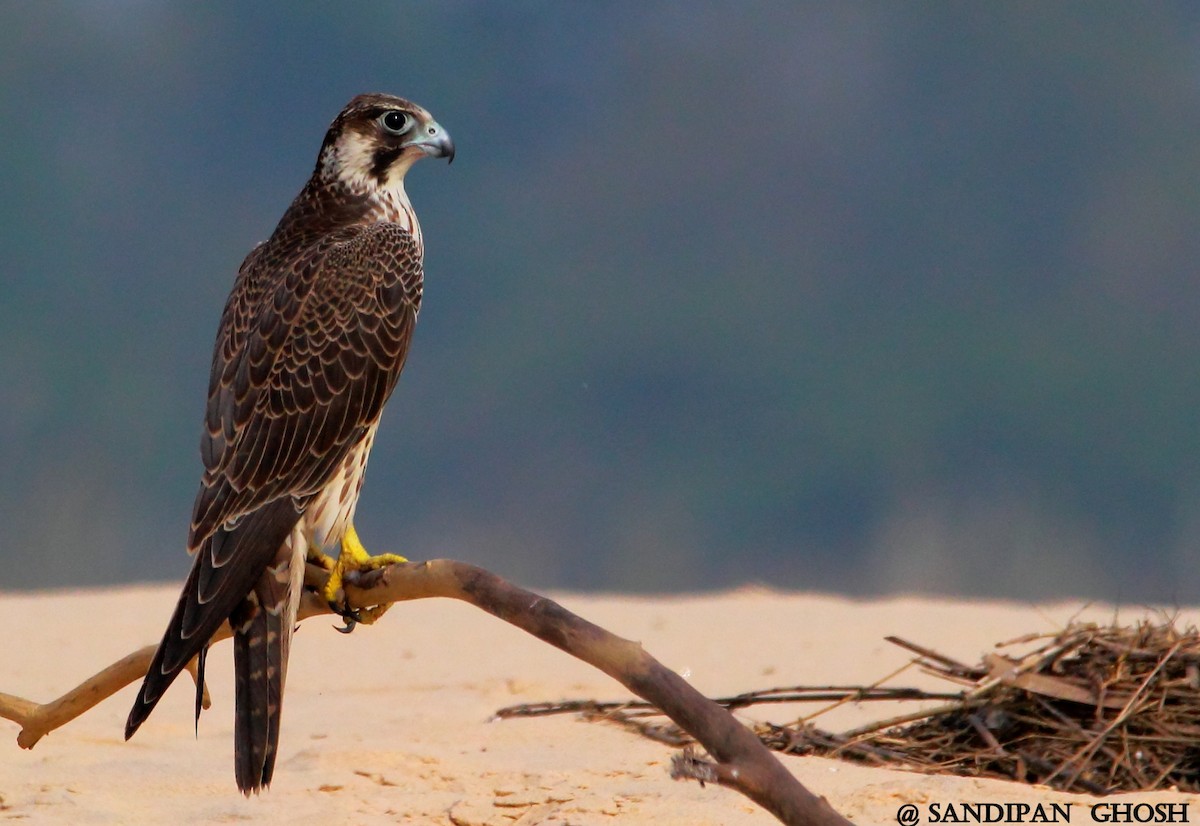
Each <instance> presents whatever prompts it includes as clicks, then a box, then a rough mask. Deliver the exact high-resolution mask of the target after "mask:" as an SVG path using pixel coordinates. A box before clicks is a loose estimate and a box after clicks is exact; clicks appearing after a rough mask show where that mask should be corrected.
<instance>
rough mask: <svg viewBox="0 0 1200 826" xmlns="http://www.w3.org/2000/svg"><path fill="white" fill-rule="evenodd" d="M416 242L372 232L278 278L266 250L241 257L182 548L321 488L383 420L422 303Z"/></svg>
mask: <svg viewBox="0 0 1200 826" xmlns="http://www.w3.org/2000/svg"><path fill="white" fill-rule="evenodd" d="M417 244H418V242H417V241H416V240H415V239H414V238H413V237H412V235H411V234H410V233H409V232H408V231H407V230H405V229H403V228H402V227H399V226H397V225H395V224H374V225H371V226H367V227H361V226H360V227H351V228H347V229H345V230H342V231H340V232H339V233H336V234H334V235H331V236H329V238H328V239H327V240H325V241H322V242H321V243H320V244H319V245H317V246H315V247H314V248H313V249H312V250H311V251H310V252H309V253H308V254H307V255H305V256H304V257H303V258H302V259H300V260H299V261H297V262H296V264H295V265H294V266H292V267H291V268H290V269H287V270H284V271H280V269H279V263H278V262H276V261H272V260H271V255H270V252H269V250H270V248H269V247H260V248H259V249H256V250H255V251H254V252H253V253H251V254H250V256H249V257H248V258H247V259H246V263H245V264H243V266H242V271H241V273H240V274H239V276H238V282H237V284H236V285H235V287H234V292H233V294H232V295H231V296H230V299H229V302H228V304H227V305H226V308H225V313H224V315H223V317H222V322H221V331H220V333H219V334H218V337H217V345H216V350H215V353H214V356H213V369H212V376H211V380H210V383H209V396H208V409H207V414H206V416H205V428H204V433H203V435H202V437H201V447H200V452H201V457H202V458H203V460H204V467H205V470H204V476H203V479H202V481H201V488H200V492H199V494H198V495H197V497H196V504H195V508H194V511H193V516H192V525H191V533H190V536H189V540H188V546H189V548H191V549H196V548H198V547H199V546H200V545H201V544H202V543H203V542H204V540H205V539H207V538H208V537H210V536H211V535H212V534H213V532H214V531H216V530H217V528H219V527H221V526H222V525H226V524H230V525H232V524H236V522H237V520H238V519H239V518H241V517H242V516H244V515H246V514H248V513H250V512H252V511H254V510H255V509H256V508H259V507H261V506H262V505H264V504H265V503H267V502H271V501H273V500H275V499H279V498H281V497H284V496H291V497H293V498H295V499H297V500H300V499H303V498H305V497H307V496H309V495H312V494H314V493H316V492H318V491H319V490H321V488H322V487H323V486H324V484H325V482H326V480H327V479H328V478H329V476H330V475H331V474H332V473H333V471H334V470H335V469H336V468H337V466H338V465H339V464H340V463H341V461H342V460H343V459H344V458H345V456H346V454H347V452H348V451H349V450H350V449H351V448H352V447H354V445H356V444H357V443H358V442H359V440H360V439H361V438H362V437H363V435H364V434H365V433H366V431H367V429H368V428H369V427H370V426H371V424H373V423H374V422H375V421H376V420H377V419H378V418H379V414H380V411H381V410H382V409H383V404H384V402H385V401H386V400H387V397H388V396H389V395H390V394H391V391H392V389H393V388H394V387H395V384H396V379H397V378H398V377H399V375H400V370H401V369H402V368H403V366H404V358H405V355H406V353H407V351H408V345H409V341H410V340H411V338H412V332H413V326H414V324H415V322H416V316H417V311H418V309H419V306H420V299H421V280H422V273H421V255H420V250H419V247H418V245H417ZM213 562H214V563H216V564H217V565H218V566H220V564H221V562H222V561H221V560H213Z"/></svg>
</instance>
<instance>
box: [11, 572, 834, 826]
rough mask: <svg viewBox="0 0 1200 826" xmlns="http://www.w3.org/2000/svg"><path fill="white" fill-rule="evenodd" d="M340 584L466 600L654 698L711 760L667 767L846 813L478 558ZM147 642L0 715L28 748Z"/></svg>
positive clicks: (118, 682) (108, 685) (675, 685)
mask: <svg viewBox="0 0 1200 826" xmlns="http://www.w3.org/2000/svg"><path fill="white" fill-rule="evenodd" d="M327 576H328V574H327V572H326V571H325V570H324V569H322V568H320V567H319V566H316V565H309V566H308V567H307V569H306V571H305V582H306V584H307V585H309V586H315V587H317V588H318V589H319V588H320V586H322V585H323V584H324V581H325V579H326V577H327ZM345 592H346V599H347V602H348V604H349V606H350V607H351V608H355V609H361V608H367V607H370V606H374V605H379V604H383V603H388V602H403V601H408V600H414V599H426V598H429V597H448V598H451V599H459V600H463V601H465V602H469V603H471V604H472V605H474V606H476V607H478V608H481V609H483V610H484V611H487V612H488V613H490V614H492V615H494V616H496V617H499V618H500V619H502V620H504V621H505V622H508V623H511V624H513V625H515V626H517V627H518V628H521V629H522V630H524V631H527V632H528V633H530V634H532V635H534V636H535V637H537V638H538V639H541V640H543V641H545V642H548V643H550V644H551V645H553V646H555V647H557V648H560V649H562V650H563V651H565V652H567V653H568V654H570V655H572V656H574V657H576V658H578V659H580V660H583V661H584V662H586V663H588V664H590V665H592V666H595V667H596V668H598V669H600V670H601V671H603V672H604V673H605V674H608V675H609V676H610V677H612V678H613V679H615V680H617V681H618V682H620V683H621V684H623V685H624V686H625V687H626V688H628V689H629V690H630V691H632V692H633V693H635V694H637V695H638V696H640V697H642V698H643V699H645V700H647V701H649V702H651V703H653V704H654V705H655V706H657V707H658V708H660V709H661V710H662V711H663V713H664V714H666V715H667V716H668V717H670V718H671V719H672V720H673V721H674V722H675V723H676V724H677V725H679V726H680V727H681V728H682V729H684V730H685V731H687V732H688V733H689V734H691V735H692V736H693V737H695V738H696V740H697V742H699V743H701V744H702V745H703V746H704V747H705V749H707V750H708V753H709V754H710V755H711V756H712V757H713V758H715V760H716V762H715V763H713V762H709V761H705V760H702V759H700V758H698V757H696V756H695V755H694V754H691V753H690V751H689V752H685V753H684V754H683V755H681V756H680V757H678V758H676V760H675V761H674V764H673V768H672V776H673V777H679V778H690V779H697V780H700V781H701V782H713V783H717V784H719V785H722V786H727V787H729V788H732V789H735V790H737V791H739V792H741V793H742V794H744V795H746V796H747V797H749V798H750V799H751V800H753V801H754V802H755V803H757V804H758V805H760V806H762V807H763V808H764V809H766V810H767V811H769V812H771V813H772V814H773V815H775V817H777V818H778V819H779V820H780V821H781V822H783V823H787V824H792V826H845V825H846V824H849V822H850V821H848V820H846V819H845V818H843V817H842V816H841V815H839V814H838V813H837V812H835V811H834V810H833V807H831V806H830V805H829V803H828V802H827V801H826V800H825V799H824V798H822V797H818V796H816V795H814V794H812V793H811V792H810V791H808V790H807V789H806V788H805V787H804V786H803V785H801V783H800V782H799V781H798V780H796V778H795V777H793V776H792V774H791V773H790V772H789V771H787V769H785V768H784V767H783V764H781V763H780V762H779V760H777V759H776V758H775V756H774V755H773V754H772V753H771V752H770V751H769V750H768V749H767V748H766V747H765V746H764V745H763V744H762V743H761V742H760V741H759V739H758V737H757V736H755V735H754V733H753V732H751V731H750V730H749V729H747V728H746V727H745V726H743V725H742V724H740V723H739V722H737V720H735V719H734V717H733V716H732V715H731V714H730V713H729V712H728V711H726V710H725V709H724V708H722V707H721V706H719V705H717V704H716V703H714V702H712V701H711V700H709V699H707V698H706V697H704V696H703V695H702V694H700V693H699V692H698V691H696V690H695V689H694V688H692V687H691V685H689V684H688V683H687V682H686V681H685V680H684V679H683V678H681V677H680V676H679V675H678V674H676V673H675V672H673V671H671V670H670V669H668V668H666V667H665V666H663V665H662V664H661V663H660V662H658V661H657V660H656V659H654V658H653V657H651V656H650V655H649V654H647V653H646V651H645V650H644V649H643V648H642V646H641V645H639V644H638V643H635V642H631V641H629V640H626V639H622V638H621V637H618V636H615V635H614V634H611V633H609V632H608V631H605V630H604V629H603V628H600V627H599V626H597V625H593V624H592V623H590V622H588V621H586V620H584V619H581V618H579V617H577V616H576V615H575V614H572V613H571V612H570V611H567V610H566V609H565V608H563V607H562V606H561V605H559V604H558V603H556V602H554V601H553V600H550V599H547V598H546V597H543V596H540V595H539V594H535V593H533V592H532V591H526V590H524V589H522V588H518V587H516V586H514V585H512V584H511V583H508V582H506V581H504V580H503V579H501V578H500V577H498V576H496V575H495V574H492V573H489V572H488V571H485V570H483V569H482V568H477V567H475V566H473V565H467V564H465V563H462V562H455V561H453V560H446V559H440V560H432V561H429V562H406V563H399V564H394V565H388V566H386V567H384V568H380V569H378V570H375V571H369V572H365V573H354V574H350V575H349V576H348V577H347V579H346V583H345ZM329 613H331V611H330V609H329V606H328V605H326V604H325V602H324V600H322V599H321V598H319V597H318V596H317V595H316V594H314V593H306V594H305V597H304V601H303V603H302V604H301V607H300V613H299V616H298V617H297V620H298V621H299V620H302V619H306V618H308V617H312V616H317V615H320V614H329ZM228 636H229V629H228V627H227V626H223V627H222V628H221V630H220V631H218V632H217V634H216V635H215V636H214V637H213V642H218V641H220V640H222V639H225V638H226V637H228ZM154 649H155V646H147V647H145V648H142V649H140V650H138V651H136V652H134V653H133V654H130V655H129V656H127V657H125V658H124V659H122V660H120V661H119V662H116V663H114V664H113V665H111V666H109V667H108V668H106V669H104V670H103V671H101V672H100V673H98V674H96V675H95V676H94V677H91V678H90V679H88V680H86V681H85V682H83V683H81V684H80V685H79V686H77V687H76V688H74V689H72V690H71V691H69V692H67V693H66V694H64V695H63V696H62V697H60V698H58V699H57V700H54V701H52V702H49V703H46V704H38V703H33V702H30V701H29V700H25V699H22V698H20V697H14V696H11V695H8V694H0V717H4V718H6V719H9V720H12V721H14V722H16V723H17V724H18V725H20V726H21V731H20V733H19V734H18V735H17V744H18V745H20V746H21V747H22V748H27V749H28V748H33V746H34V744H36V743H37V741H38V740H39V739H41V738H42V736H44V735H45V734H48V733H49V732H51V731H53V730H54V729H56V728H58V727H59V726H61V725H63V724H65V723H67V722H69V721H71V720H73V719H75V718H76V717H78V716H79V715H81V714H83V713H84V712H86V711H87V710H88V709H90V708H92V707H93V706H95V705H96V704H97V703H99V702H100V701H102V700H104V699H105V698H107V697H109V696H111V695H113V694H115V693H116V692H117V691H120V690H121V689H122V688H124V687H125V686H126V685H129V684H130V683H132V682H134V681H135V680H137V679H139V678H141V677H142V676H143V675H144V674H145V673H146V669H147V668H148V667H149V665H150V660H151V658H152V657H153V655H154ZM194 677H195V672H194V670H193V678H194ZM205 705H206V706H207V697H206V703H205Z"/></svg>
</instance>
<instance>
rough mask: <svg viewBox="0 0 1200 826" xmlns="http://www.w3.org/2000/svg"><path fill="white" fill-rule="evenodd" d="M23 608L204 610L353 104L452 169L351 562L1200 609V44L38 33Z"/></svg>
mask: <svg viewBox="0 0 1200 826" xmlns="http://www.w3.org/2000/svg"><path fill="white" fill-rule="evenodd" d="M0 23H2V25H0V106H2V114H0V181H2V184H0V186H2V189H3V198H0V467H2V468H3V472H0V524H3V525H4V541H3V543H2V544H0V589H14V588H32V587H55V586H64V585H85V584H103V583H118V582H132V581H144V580H179V579H182V577H183V576H184V574H185V573H186V570H187V568H188V565H189V560H188V558H187V557H186V555H185V554H184V551H183V546H184V540H185V536H186V531H187V522H188V518H189V516H190V512H191V504H192V497H193V496H194V494H195V491H196V487H197V483H198V479H199V472H200V462H199V455H198V441H199V427H200V420H201V413H202V408H203V403H204V396H205V389H206V386H207V380H208V367H209V363H210V355H211V347H212V341H213V336H214V334H215V330H216V325H217V321H218V318H219V315H220V311H221V307H222V305H223V302H224V299H225V296H226V294H227V292H228V290H229V288H230V286H231V284H232V281H233V277H234V274H235V273H236V271H237V267H238V265H239V263H240V262H241V260H242V258H243V257H244V255H245V254H246V253H247V252H248V251H249V250H250V249H251V247H252V246H253V245H254V244H255V243H257V242H258V241H261V240H263V239H265V238H266V237H267V236H268V235H269V234H270V232H271V230H272V229H273V227H274V225H275V222H276V221H277V220H278V219H279V217H280V216H281V215H282V213H283V211H284V209H285V208H286V206H287V204H288V203H289V201H290V200H291V198H292V197H293V196H294V195H295V193H296V192H297V191H298V190H299V189H300V187H301V186H302V185H303V183H304V181H305V180H306V178H307V176H308V175H309V173H310V171H311V169H312V166H313V164H314V162H315V159H316V153H317V149H318V147H319V146H320V142H321V138H322V136H323V134H324V130H325V128H326V126H327V125H328V123H329V121H330V120H331V119H332V118H333V116H334V115H335V114H336V113H337V111H338V110H339V109H340V108H341V106H342V105H343V104H344V103H345V102H346V101H347V100H348V99H349V98H350V97H351V96H353V95H354V94H356V93H358V92H362V91H387V92H393V93H396V94H400V95H402V96H405V97H409V98H412V99H413V100H415V101H417V102H419V103H421V104H423V105H424V106H426V107H427V108H428V109H430V110H431V111H432V112H433V113H434V115H435V116H436V117H437V118H438V120H439V121H440V122H441V123H442V124H443V125H444V126H445V127H446V128H447V129H448V130H449V131H450V132H451V134H452V135H453V136H454V139H455V141H456V143H457V147H458V158H457V160H456V162H455V163H454V165H453V166H452V167H446V166H445V165H444V164H437V163H432V162H426V163H423V164H420V165H418V166H417V167H416V169H415V170H414V171H413V172H412V173H411V175H410V176H409V179H408V181H409V184H408V190H409V193H410V195H411V197H412V200H413V202H414V204H415V205H416V207H417V211H418V214H419V215H420V219H421V223H422V225H423V227H424V231H425V238H426V246H427V256H426V290H425V304H424V308H423V311H422V316H421V323H420V325H419V327H418V330H417V335H416V340H415V343H414V347H413V351H412V355H411V357H410V359H409V363H408V368H407V370H406V372H405V374H404V377H403V378H402V380H401V382H400V386H399V389H398V391H397V393H396V395H395V397H394V398H393V400H392V402H391V404H390V405H389V407H388V409H387V412H386V414H385V417H384V426H383V427H382V428H381V431H380V438H379V439H378V440H377V442H376V447H375V451H374V454H373V456H372V460H371V467H370V471H369V473H368V476H367V479H368V483H367V485H366V488H365V491H364V494H363V498H362V500H361V502H360V506H359V516H358V519H357V524H358V528H359V532H360V533H361V535H362V536H363V539H364V541H365V542H366V544H367V546H368V547H369V548H371V549H373V550H374V551H376V552H383V551H397V552H402V553H404V554H406V555H408V556H410V557H413V558H430V557H438V556H452V557H456V558H460V559H464V560H469V561H473V562H476V563H478V564H481V565H484V566H486V567H488V568H491V569H492V570H495V571H497V572H498V573H501V574H502V575H505V576H508V577H511V578H514V579H516V580H518V581H519V582H522V583H523V584H528V585H531V586H535V587H546V586H558V587H568V588H577V589H588V590H600V589H618V590H631V591H679V590H692V589H701V588H720V587H728V586H733V585H738V584H743V583H766V584H769V585H772V586H777V587H783V588H796V589H819V590H833V591H838V592H844V593H848V594H856V595H871V594H882V593H897V592H925V593H946V594H956V595H995V596H1005V597H1012V598H1017V599H1032V598H1044V597H1053V596H1069V597H1079V598H1100V599H1116V600H1125V601H1154V602H1168V603H1170V602H1176V603H1182V604H1194V603H1196V602H1198V601H1200V565H1198V564H1197V563H1198V561H1200V553H1198V551H1200V461H1198V457H1197V455H1196V454H1197V447H1198V446H1200V441H1198V438H1197V437H1198V436H1200V434H1198V433H1197V429H1198V427H1197V425H1198V421H1200V420H1198V417H1197V409H1198V408H1200V285H1198V284H1197V279H1196V268H1197V261H1198V260H1200V255H1198V253H1200V232H1197V228H1198V226H1200V152H1198V150H1197V135H1200V6H1198V5H1196V4H1192V3H1155V4H1128V3H1118V2H1110V3H1086V4H1084V3H1059V4H1044V3H1038V2H1029V3H1006V4H963V3H952V2H944V3H905V4H896V3H820V4H817V3H813V4H807V3H783V2H762V3H756V2H738V3H733V2H730V3H723V4H710V3H701V2H694V3H688V4H659V3H638V4H634V3H620V4H616V3H614V4H600V3H549V2H523V3H505V4H499V3H469V2H430V3H404V4H397V3H376V4H369V3H361V4H354V3H346V4H326V3H289V4H277V5H272V4H265V3H255V4H248V3H238V2H225V3H220V2H213V3H205V4H166V3H157V2H150V1H149V0H125V1H124V2H120V1H114V2H72V3H57V2H39V3H21V4H19V3H6V4H4V5H3V7H0Z"/></svg>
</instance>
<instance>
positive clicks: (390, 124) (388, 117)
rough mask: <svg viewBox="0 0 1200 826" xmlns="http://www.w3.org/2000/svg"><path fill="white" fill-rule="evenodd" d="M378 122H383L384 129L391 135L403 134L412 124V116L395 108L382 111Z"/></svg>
mask: <svg viewBox="0 0 1200 826" xmlns="http://www.w3.org/2000/svg"><path fill="white" fill-rule="evenodd" d="M379 122H380V123H381V124H383V128H384V129H386V130H387V131H389V132H391V133H392V134H393V135H403V134H404V133H405V132H407V131H408V127H409V126H411V125H412V118H410V117H409V116H408V115H406V114H404V113H403V112H401V111H399V110H397V109H393V110H391V111H390V112H384V113H383V116H382V117H381V118H380V119H379Z"/></svg>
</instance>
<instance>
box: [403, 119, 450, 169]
mask: <svg viewBox="0 0 1200 826" xmlns="http://www.w3.org/2000/svg"><path fill="white" fill-rule="evenodd" d="M409 146H416V147H419V148H420V150H421V151H422V152H424V153H425V154H426V155H428V156H429V157H431V158H446V159H447V160H448V162H449V163H454V141H453V140H451V138H450V133H449V132H447V131H446V130H445V129H443V128H442V127H441V126H440V125H438V123H437V121H430V122H429V123H427V124H426V125H425V127H424V128H423V129H421V132H420V135H419V136H418V137H417V138H416V139H415V140H413V141H410V142H409Z"/></svg>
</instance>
